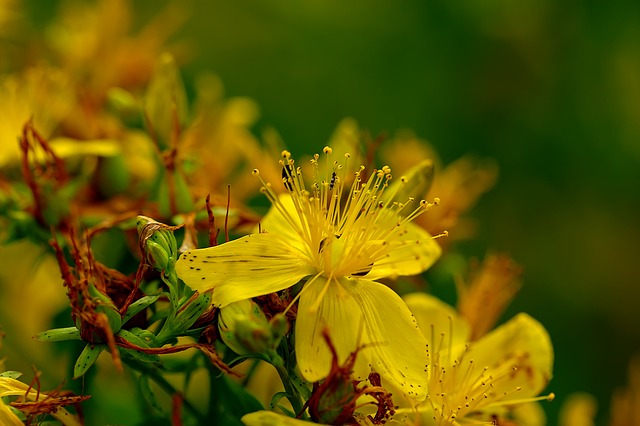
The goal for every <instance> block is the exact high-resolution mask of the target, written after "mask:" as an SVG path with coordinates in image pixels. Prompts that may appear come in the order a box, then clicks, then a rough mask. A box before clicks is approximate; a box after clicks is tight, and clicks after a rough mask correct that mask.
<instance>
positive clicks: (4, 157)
mask: <svg viewBox="0 0 640 426" xmlns="http://www.w3.org/2000/svg"><path fill="white" fill-rule="evenodd" d="M71 102H72V93H71V87H70V85H69V81H68V79H67V78H66V76H64V75H63V74H62V73H61V72H60V71H59V70H56V69H54V68H50V67H46V66H38V67H33V68H29V69H27V70H25V71H24V72H23V73H21V74H18V75H12V76H7V77H5V78H4V79H3V80H2V81H1V82H0V168H2V167H5V166H7V165H9V164H17V163H18V160H19V158H20V145H19V143H18V138H19V137H20V136H21V135H22V127H23V126H24V125H25V123H26V122H27V121H29V120H30V119H33V124H34V127H35V128H36V129H37V130H38V132H39V133H40V134H41V135H42V136H43V137H44V138H49V137H50V136H51V135H52V133H53V131H54V130H55V128H56V127H57V125H58V123H59V121H60V120H61V119H62V118H63V117H64V116H65V115H66V114H67V113H68V112H69V110H70V108H71Z"/></svg>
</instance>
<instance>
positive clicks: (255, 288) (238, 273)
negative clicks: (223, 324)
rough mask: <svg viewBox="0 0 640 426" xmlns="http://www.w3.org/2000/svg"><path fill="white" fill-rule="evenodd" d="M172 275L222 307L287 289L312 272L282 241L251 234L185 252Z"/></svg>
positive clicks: (299, 255)
mask: <svg viewBox="0 0 640 426" xmlns="http://www.w3.org/2000/svg"><path fill="white" fill-rule="evenodd" d="M176 272H177V274H178V277H180V279H181V280H182V281H184V282H185V284H187V285H188V286H189V287H191V288H192V289H193V290H198V291H201V292H202V291H206V290H209V289H213V296H212V301H213V304H214V305H215V306H219V307H223V306H227V305H228V304H229V303H232V302H237V301H239V300H244V299H250V298H252V297H256V296H262V295H265V294H269V293H273V292H276V291H280V290H283V289H285V288H288V287H291V286H292V285H294V284H296V283H297V282H298V281H300V280H301V279H302V278H304V277H305V276H307V275H311V274H312V273H313V272H314V270H313V269H312V268H311V266H310V265H309V263H308V262H307V260H306V258H305V257H304V256H302V255H301V253H300V252H299V251H297V250H296V249H295V248H292V247H291V246H290V245H289V244H288V242H287V241H286V240H283V239H282V238H280V237H278V236H277V235H273V234H253V235H248V236H246V237H242V238H239V239H237V240H234V241H229V242H228V243H224V244H221V245H218V246H215V247H209V248H205V249H198V250H189V251H186V252H184V253H183V254H182V256H180V258H179V259H178V261H177V262H176Z"/></svg>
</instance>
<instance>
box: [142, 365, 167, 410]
mask: <svg viewBox="0 0 640 426" xmlns="http://www.w3.org/2000/svg"><path fill="white" fill-rule="evenodd" d="M138 385H139V387H140V393H141V394H142V397H143V398H144V400H145V401H146V403H147V404H149V407H151V410H152V411H153V412H154V414H156V415H158V416H164V415H165V413H164V412H163V411H162V406H161V405H160V404H159V403H158V400H157V398H156V394H155V393H154V392H153V390H152V389H151V383H150V381H149V376H145V375H144V374H143V375H142V376H140V378H139V379H138Z"/></svg>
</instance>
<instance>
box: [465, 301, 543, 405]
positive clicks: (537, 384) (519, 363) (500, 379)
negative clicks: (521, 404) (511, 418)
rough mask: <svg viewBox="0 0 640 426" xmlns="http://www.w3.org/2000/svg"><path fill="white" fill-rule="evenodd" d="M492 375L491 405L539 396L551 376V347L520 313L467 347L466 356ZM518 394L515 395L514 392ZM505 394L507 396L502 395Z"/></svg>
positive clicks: (534, 323) (537, 325)
mask: <svg viewBox="0 0 640 426" xmlns="http://www.w3.org/2000/svg"><path fill="white" fill-rule="evenodd" d="M465 356H466V357H467V359H473V360H474V362H475V364H476V365H478V366H479V367H481V368H482V367H485V366H486V367H488V368H489V370H487V373H488V374H491V375H493V391H494V392H495V395H496V398H491V401H492V402H497V401H511V400H515V399H522V398H528V397H533V396H536V395H538V394H539V393H540V392H541V391H542V390H543V389H544V387H545V386H546V385H547V383H548V382H549V380H550V379H551V376H552V368H553V347H552V346H551V340H550V338H549V334H548V333H547V331H546V330H545V328H544V327H543V326H542V324H540V323H539V322H538V321H536V320H534V319H533V318H531V317H530V316H529V315H527V314H524V313H520V314H518V315H516V316H515V317H513V318H512V319H511V320H509V321H508V322H507V323H505V324H503V325H501V326H500V327H498V328H496V329H495V330H493V331H492V332H491V333H489V334H487V335H485V336H484V337H483V338H481V339H480V340H478V341H477V342H474V343H472V344H471V346H470V347H469V351H468V353H467V354H466V355H465ZM518 388H521V390H518V391H516V389H518ZM505 393H506V395H505Z"/></svg>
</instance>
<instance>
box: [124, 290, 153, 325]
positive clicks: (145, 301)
mask: <svg viewBox="0 0 640 426" xmlns="http://www.w3.org/2000/svg"><path fill="white" fill-rule="evenodd" d="M160 296H161V295H160V294H155V295H153V296H144V297H141V298H140V299H138V300H136V301H135V302H133V303H132V304H131V305H130V306H129V309H127V312H126V313H125V314H124V318H122V323H123V324H125V323H126V322H127V321H129V320H130V319H131V318H133V317H134V316H135V315H137V314H139V313H140V312H142V311H143V310H144V309H147V308H148V307H149V306H151V305H152V304H154V303H155V302H156V300H158V299H159V298H160Z"/></svg>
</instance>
